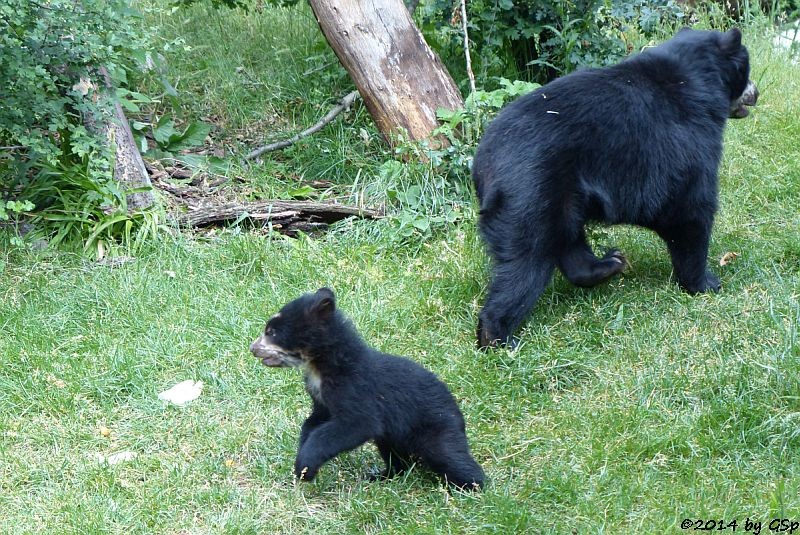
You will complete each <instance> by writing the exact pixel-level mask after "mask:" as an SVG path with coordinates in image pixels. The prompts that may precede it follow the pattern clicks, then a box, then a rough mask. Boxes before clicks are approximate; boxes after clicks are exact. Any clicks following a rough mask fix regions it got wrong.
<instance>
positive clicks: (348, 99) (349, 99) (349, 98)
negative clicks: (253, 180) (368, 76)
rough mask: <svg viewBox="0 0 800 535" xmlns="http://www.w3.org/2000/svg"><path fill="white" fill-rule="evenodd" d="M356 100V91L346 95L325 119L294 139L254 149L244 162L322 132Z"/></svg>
mask: <svg viewBox="0 0 800 535" xmlns="http://www.w3.org/2000/svg"><path fill="white" fill-rule="evenodd" d="M356 98H358V91H357V90H356V91H352V92H350V93H348V94H347V95H345V97H344V98H343V99H342V100H341V101H340V102H339V104H338V105H336V106H334V107H333V108H331V111H329V112H328V113H327V114H326V115H325V117H323V118H322V119H320V120H319V121H318V122H317V123H316V124H315V125H313V126H311V127H309V128H306V129H305V130H303V131H302V132H300V133H299V134H297V135H296V136H294V137H292V138H290V139H285V140H283V141H278V142H276V143H270V144H269V145H265V146H263V147H259V148H257V149H255V150H254V151H252V152H250V154H248V155H247V156H245V160H253V159H255V158H258V157H259V156H261V155H262V154H266V153H267V152H272V151H276V150H280V149H285V148H286V147H289V146H291V145H294V144H295V143H297V142H298V141H300V140H301V139H303V138H304V137H308V136H310V135H311V134H314V133H316V132H319V131H320V130H322V128H323V127H324V126H325V125H327V124H328V123H330V122H331V121H333V120H334V119H335V118H336V116H337V115H339V114H340V113H342V112H343V111H344V110H346V109H347V108H349V107H350V106H351V105H352V104H353V102H354V101H355V100H356Z"/></svg>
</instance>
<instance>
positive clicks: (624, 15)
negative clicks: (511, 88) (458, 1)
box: [420, 0, 684, 83]
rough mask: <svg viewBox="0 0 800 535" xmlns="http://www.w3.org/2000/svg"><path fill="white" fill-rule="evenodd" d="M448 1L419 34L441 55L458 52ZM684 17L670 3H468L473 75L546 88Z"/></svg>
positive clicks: (429, 9) (427, 9)
mask: <svg viewBox="0 0 800 535" xmlns="http://www.w3.org/2000/svg"><path fill="white" fill-rule="evenodd" d="M452 7H453V2H452V1H451V0H430V1H428V2H426V3H425V4H424V5H423V6H422V8H421V10H420V13H421V17H422V22H423V28H424V29H425V31H426V34H427V35H428V36H431V37H433V40H434V41H435V42H438V43H439V44H440V47H441V48H442V49H443V52H444V53H445V55H450V56H458V55H460V54H462V53H463V52H461V51H460V49H461V47H462V46H463V41H462V40H463V36H462V34H461V27H460V23H459V24H454V22H457V20H456V19H458V17H459V16H458V14H456V15H452V13H453V12H452ZM683 17H684V13H683V11H682V9H681V7H680V6H679V5H678V4H677V3H676V1H675V0H656V1H654V2H651V1H645V0H570V1H567V2H561V1H558V0H513V1H512V0H472V1H470V2H468V3H467V19H468V23H469V26H468V29H469V35H470V40H471V42H472V45H473V47H474V50H475V52H477V53H476V54H475V55H474V57H473V62H474V65H475V70H476V75H478V76H479V77H481V78H483V79H484V80H486V79H487V78H488V77H490V76H506V77H511V78H523V79H528V80H532V81H538V82H542V83H543V82H546V81H547V80H549V79H551V78H552V77H554V76H555V75H559V74H564V73H567V72H570V71H572V70H574V69H575V68H577V67H586V66H595V67H597V66H603V65H608V64H611V63H615V62H616V61H618V60H619V59H620V58H621V57H623V56H625V55H626V54H627V53H628V52H629V51H630V50H631V48H632V46H631V43H630V42H629V41H630V36H631V35H643V36H645V37H648V36H651V35H653V34H654V33H655V32H656V31H657V29H658V28H659V27H663V26H664V25H667V24H675V23H678V22H680V21H681V20H682V18H683Z"/></svg>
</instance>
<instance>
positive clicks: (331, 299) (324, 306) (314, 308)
mask: <svg viewBox="0 0 800 535" xmlns="http://www.w3.org/2000/svg"><path fill="white" fill-rule="evenodd" d="M308 311H309V313H310V314H311V315H313V316H314V317H316V318H318V319H323V320H326V319H329V318H330V317H331V316H333V313H334V312H335V311H336V296H335V295H333V290H331V289H330V288H320V289H319V290H317V293H315V294H314V301H313V302H312V303H311V306H310V307H309V309H308Z"/></svg>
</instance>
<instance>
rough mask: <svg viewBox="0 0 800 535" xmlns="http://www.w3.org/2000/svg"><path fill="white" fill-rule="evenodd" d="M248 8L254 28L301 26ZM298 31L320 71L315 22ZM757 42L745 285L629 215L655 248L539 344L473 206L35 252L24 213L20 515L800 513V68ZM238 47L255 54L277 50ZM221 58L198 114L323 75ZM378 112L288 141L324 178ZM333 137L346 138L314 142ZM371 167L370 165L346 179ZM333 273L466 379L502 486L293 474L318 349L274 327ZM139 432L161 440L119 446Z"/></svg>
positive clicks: (19, 262) (11, 372) (728, 211)
mask: <svg viewBox="0 0 800 535" xmlns="http://www.w3.org/2000/svg"><path fill="white" fill-rule="evenodd" d="M196 9H197V11H193V12H192V13H194V15H197V14H198V13H202V10H200V8H196ZM222 13H226V12H222ZM290 14H291V13H290ZM221 16H222V17H226V18H225V19H224V22H225V24H229V23H230V24H241V25H242V26H241V28H240V27H238V26H237V27H235V29H236V31H232V30H231V31H230V34H231V35H235V36H239V35H242V36H243V37H241V39H242V40H246V39H250V38H252V37H253V36H256V35H266V31H267V29H268V27H274V28H277V29H274V30H273V31H275V32H278V31H279V29H280V25H281V24H291V23H293V22H291V21H289V20H288V19H287V20H283V19H278V23H275V21H274V19H269V20H264V21H262V22H260V23H259V24H261V25H260V26H256V21H255V19H256V18H257V15H248V16H244V15H241V14H240V15H237V16H234V15H233V14H224V15H221ZM282 16H283V15H282ZM286 16H288V15H286ZM209 20H213V22H208V21H203V20H199V19H198V18H189V19H188V20H184V19H181V18H177V16H176V18H175V19H170V20H169V21H167V20H165V21H163V22H164V24H165V28H166V29H165V31H167V32H168V31H177V29H179V28H185V31H186V32H197V33H196V34H191V33H188V34H187V35H195V36H196V35H207V33H203V32H208V33H214V32H218V31H220V33H221V30H224V29H225V28H226V26H224V25H221V26H219V27H220V28H221V30H217V26H218V22H217V21H216V19H209ZM293 20H295V19H293ZM281 21H283V22H281ZM270 24H272V25H273V26H269V25H270ZM298 24H299V23H298ZM303 24H306V25H307V24H308V21H306V22H304V23H303ZM170 25H173V26H170ZM201 25H205V27H204V28H200V26H201ZM248 25H253V28H252V34H248V33H247V32H245V31H244V30H245V29H246V28H247V27H248ZM304 27H305V26H304ZM170 28H172V30H170ZM294 33H295V35H297V36H298V37H297V39H298V43H300V44H299V45H298V46H300V48H299V49H298V52H297V54H298V55H297V57H296V58H295V59H294V60H293V61H295V62H296V63H297V64H298V65H300V64H301V63H300V60H299V59H298V58H303V57H305V56H304V54H306V53H309V51H313V43H312V41H313V40H314V37H313V36H312V35H311V33H310V30H308V31H306V30H303V31H300V30H296V31H295V32H294ZM187 39H188V38H187ZM748 39H749V42H748V45H750V46H751V53H752V56H753V78H754V79H755V80H756V81H757V83H758V85H759V87H760V88H761V91H762V97H761V101H760V102H759V105H758V108H757V109H756V110H755V111H754V112H753V114H752V115H751V117H749V118H747V119H744V120H739V121H732V122H731V123H730V124H729V127H728V131H727V135H726V153H725V160H724V163H723V166H722V170H721V176H722V182H721V199H720V206H721V211H720V214H719V218H718V221H717V225H716V227H715V232H714V236H713V239H712V245H711V253H710V256H711V260H710V261H711V262H712V269H714V270H715V271H716V272H717V273H718V274H719V275H720V278H721V280H722V282H723V291H722V292H721V293H720V294H718V295H701V296H696V297H692V296H689V295H686V294H685V293H683V292H681V291H680V289H679V288H678V287H677V286H676V285H675V284H673V283H671V282H669V277H670V266H669V261H668V257H667V254H666V250H665V247H664V246H663V244H662V243H661V242H659V240H658V239H657V238H656V237H655V236H654V235H653V234H652V233H649V232H647V231H644V230H640V229H633V228H623V227H616V228H613V229H604V230H603V231H602V232H594V233H593V234H594V235H595V236H596V239H595V241H596V245H597V246H598V247H599V248H602V247H606V246H610V245H616V246H619V247H620V248H621V249H622V250H624V251H625V252H626V253H627V254H628V257H629V258H630V260H631V262H632V266H631V268H630V269H629V270H628V271H627V272H626V273H625V274H624V275H623V276H621V277H618V278H616V279H614V280H613V281H611V282H610V283H608V284H606V285H603V286H601V287H598V288H595V289H592V290H588V291H586V290H581V289H578V288H575V287H573V286H571V285H569V284H568V283H567V282H566V281H565V280H564V279H563V277H561V276H560V275H558V276H556V278H555V279H554V282H553V284H552V285H551V286H550V288H549V289H548V290H547V291H546V293H545V294H544V296H543V297H542V299H541V300H540V302H539V304H538V305H537V307H536V309H535V311H534V312H533V314H532V315H531V317H530V319H529V321H528V322H527V323H526V324H525V326H524V328H523V329H522V330H521V331H520V333H519V334H520V337H521V339H522V340H523V344H522V346H521V347H520V348H519V349H518V350H517V351H515V352H508V351H504V350H500V351H494V352H489V353H482V352H479V351H477V350H476V349H475V347H474V326H475V321H476V317H477V313H478V310H479V306H480V304H481V302H482V300H483V297H484V293H485V288H486V282H487V278H488V275H489V272H488V260H487V258H486V257H485V255H484V253H483V250H482V245H481V241H480V239H479V238H478V236H477V233H476V229H475V225H474V218H473V217H468V218H466V219H465V220H464V221H461V222H460V223H459V224H458V225H456V226H452V227H448V228H447V229H446V230H444V231H442V232H439V233H437V234H435V235H434V236H433V237H432V238H430V239H428V240H426V241H415V242H410V243H406V244H398V242H397V240H396V239H395V236H393V234H392V228H391V226H390V225H389V224H388V223H387V222H380V223H353V222H349V223H344V224H342V225H340V226H339V227H338V228H336V229H334V231H333V232H331V233H329V234H327V235H324V236H319V237H317V238H314V239H311V238H304V239H300V240H288V239H282V238H280V237H274V238H269V237H264V236H260V235H257V234H251V233H248V232H243V231H238V230H234V231H231V232H226V233H221V234H218V235H217V236H216V237H202V238H201V237H190V236H164V237H163V239H162V241H160V242H156V243H152V244H149V245H148V246H146V247H145V249H144V250H142V251H140V252H139V253H137V255H136V260H135V261H133V262H131V263H127V264H123V265H121V266H119V267H116V268H110V267H106V266H102V265H98V264H96V263H93V262H90V261H88V260H86V259H84V258H81V257H79V256H76V255H72V254H69V253H67V252H58V251H33V250H24V249H19V248H14V249H11V250H9V249H8V248H7V247H5V244H6V243H7V237H4V236H2V235H0V244H2V247H3V248H2V251H3V252H0V358H2V361H0V532H2V533H15V534H16V533H37V534H38V533H54V534H56V533H58V534H62V533H76V534H77V533H81V534H83V533H164V534H190V533H191V534H200V533H230V534H238V533H292V534H294V533H363V532H367V533H378V532H386V533H440V532H441V533H490V532H497V533H539V532H553V533H570V532H573V530H576V532H578V533H587V532H589V533H665V532H673V533H677V532H682V531H681V530H680V529H679V526H680V523H681V521H682V519H684V518H693V519H697V518H703V519H724V520H726V521H730V520H733V519H738V520H739V522H740V526H739V529H738V531H743V527H742V525H743V523H744V521H745V519H746V518H747V517H750V518H751V519H756V520H759V521H761V522H764V526H763V528H762V533H767V532H769V530H768V528H767V526H766V524H767V523H768V522H769V521H770V520H771V519H773V518H790V519H794V520H798V519H800V340H798V338H799V335H798V330H799V329H800V290H799V289H800V215H798V205H799V203H800V163H799V162H800V121H799V120H798V117H800V104H798V103H800V67H798V66H793V65H791V64H790V63H789V61H788V59H787V58H786V57H784V56H781V55H779V54H777V53H774V52H769V49H768V48H767V47H766V45H765V42H766V40H762V39H760V38H759V37H758V35H754V34H752V33H751V34H748ZM198 40H199V39H198ZM210 42H213V41H210ZM237 42H238V41H237ZM270 46H272V45H270ZM274 46H275V47H277V48H276V50H278V49H279V48H280V47H278V45H277V44H276V45H274ZM292 46H294V44H293V45H292ZM231 51H234V52H236V47H228V52H226V53H228V54H230V53H232V52H231ZM236 53H240V54H242V57H243V58H245V57H247V58H249V59H248V60H247V61H249V62H250V63H248V65H249V64H252V68H253V71H254V72H260V73H267V72H268V69H270V68H272V67H270V64H269V61H267V59H266V57H261V56H258V55H254V54H253V52H252V51H250V52H247V51H238V52H236ZM196 54H197V56H193V57H194V58H195V59H198V60H199V58H200V56H204V57H205V61H207V62H208V65H207V66H206V67H204V68H205V69H206V70H205V71H203V73H201V72H200V71H199V70H198V71H194V70H192V69H191V68H190V67H191V66H190V65H189V64H188V62H189V60H188V59H187V60H186V61H187V64H186V65H184V66H176V67H175V68H176V69H177V70H179V72H181V73H184V74H182V76H183V78H184V84H185V85H184V87H185V89H186V90H187V91H191V92H192V94H196V95H197V100H196V101H195V102H194V103H193V104H192V107H191V108H190V109H188V110H187V113H189V114H195V115H198V116H200V115H202V114H204V113H218V114H221V115H224V117H225V123H226V124H233V125H237V126H236V127H237V128H238V127H243V126H245V125H247V124H249V123H250V122H251V121H259V120H260V115H259V113H260V112H259V111H258V110H260V109H261V110H263V109H269V107H270V106H274V107H275V110H277V111H276V113H278V114H279V115H280V116H281V117H283V118H285V117H286V113H285V109H282V108H281V106H282V104H281V102H283V103H285V102H286V100H287V95H290V94H291V93H292V92H293V91H297V92H303V91H308V86H309V85H310V84H311V82H309V81H308V80H305V81H302V83H301V80H299V79H298V78H296V77H294V78H293V76H295V75H294V74H292V72H293V71H292V68H291V65H292V62H291V61H289V60H285V61H284V60H280V61H282V62H284V63H282V65H285V68H281V69H278V68H277V66H276V67H275V72H276V74H275V76H276V77H277V76H278V75H279V74H280V76H285V78H271V76H272V75H267V74H264V75H263V76H264V79H265V80H267V79H268V80H278V81H277V82H275V89H274V91H273V92H272V93H269V92H266V93H264V94H261V95H259V94H250V93H248V94H244V93H241V94H240V93H238V91H240V90H241V88H237V87H235V84H233V83H229V82H230V80H228V77H229V76H230V68H231V66H233V67H235V64H237V63H240V62H238V61H232V62H228V61H227V60H226V59H225V57H224V56H223V52H222V51H220V50H219V49H218V48H217V47H208V48H206V49H203V50H202V51H199V52H196ZM276 54H278V52H276ZM192 61H194V60H192ZM242 63H245V61H244V60H242ZM226 66H227V67H226ZM226 69H227V70H226ZM298 70H299V67H298ZM278 71H280V73H279V72H278ZM270 83H271V82H270ZM338 89H340V88H339V87H332V88H330V94H335V93H337V92H338ZM314 98H316V99H317V100H318V98H319V97H313V98H312V101H313V100H314ZM307 119H308V117H305V116H304V117H303V118H302V120H301V119H298V122H303V121H307ZM358 124H359V123H358V122H356V127H352V123H351V122H349V121H348V122H347V123H346V124H344V125H339V126H334V127H333V131H332V132H330V131H328V132H326V133H325V134H324V135H323V137H322V138H320V139H321V141H320V142H319V143H317V142H316V141H315V142H312V143H309V144H307V145H305V146H304V147H299V148H298V149H297V150H296V152H295V153H293V154H289V155H286V154H282V155H276V156H275V159H274V160H270V161H272V162H275V161H278V162H280V163H281V165H283V166H284V167H285V168H292V166H294V165H295V164H296V165H297V166H299V168H301V169H305V170H306V171H304V172H306V174H307V177H308V178H312V179H313V178H316V176H317V175H316V174H314V173H315V172H316V171H311V170H312V169H318V168H317V167H311V166H310V164H309V163H308V162H309V161H311V160H312V159H314V158H316V159H318V160H319V161H318V162H317V163H315V164H314V165H318V166H319V168H328V167H331V166H333V165H334V163H335V162H336V161H339V160H338V159H339V156H338V155H339V154H340V152H338V151H339V150H342V151H344V150H348V151H351V152H352V153H354V154H355V153H357V152H362V153H363V151H362V147H361V145H360V143H362V142H361V141H358V142H356V141H353V140H354V139H356V138H358V134H357V133H355V134H354V133H353V132H352V129H353V128H356V129H357V127H358ZM340 134H341V135H340ZM325 136H327V137H325ZM337 136H338V137H337ZM342 136H343V137H342ZM316 139H317V138H315V140H316ZM348 140H349V141H348ZM350 142H352V145H351V146H350V147H347V148H345V147H344V146H345V145H347V144H348V143H350ZM324 143H329V144H330V145H331V146H332V147H337V148H336V150H334V151H333V156H331V155H330V154H328V155H327V156H325V157H324V158H323V157H322V156H320V154H321V153H314V151H315V150H317V149H316V148H314V147H315V146H316V145H318V144H324ZM307 150H308V151H309V152H308V153H307V152H306V151H307ZM315 154H316V155H315ZM367 154H368V153H367ZM360 157H361V158H366V157H365V156H360ZM295 158H296V160H295ZM268 165H270V164H268ZM371 166H372V167H377V162H376V161H375V159H374V158H373V161H371V163H368V165H367V164H365V167H364V169H365V170H364V171H362V174H363V176H362V178H361V180H362V181H363V182H362V183H369V182H370V181H371V180H374V177H373V176H372V175H371V174H370V171H369V170H370V169H371V168H372V167H371ZM248 172H251V173H257V172H258V171H257V170H251V171H248ZM358 172H359V171H358V169H357V168H356V167H347V165H344V166H343V168H342V169H340V170H339V171H337V173H341V176H339V177H338V178H337V179H341V180H342V181H343V183H346V182H347V181H348V180H349V181H354V180H355V178H356V176H358ZM248 176H249V177H250V178H252V176H250V175H248ZM268 178H269V177H267V176H266V175H264V176H263V177H262V179H263V180H264V181H265V183H266V181H267V179H268ZM731 251H733V252H737V253H739V256H738V258H737V259H736V260H735V261H734V262H732V263H730V264H728V265H726V266H724V267H720V266H719V265H718V260H719V258H720V257H722V255H723V254H725V253H726V252H731ZM322 285H329V286H331V287H333V288H334V289H335V290H336V291H337V294H338V297H339V301H340V306H341V308H342V309H344V310H345V311H346V312H347V313H348V314H349V315H350V316H351V317H352V319H353V320H354V322H355V324H356V325H357V327H358V328H359V330H360V331H361V333H362V334H363V335H364V337H365V338H366V339H367V340H368V341H369V342H370V343H371V344H372V345H374V346H375V347H377V348H379V349H381V350H384V351H388V352H392V353H396V354H402V355H407V356H409V357H411V358H413V359H415V360H417V361H418V362H421V363H423V364H424V365H426V366H427V367H428V368H430V369H432V370H433V371H435V372H436V373H437V374H438V375H439V376H440V377H441V378H442V379H443V380H444V381H445V382H446V383H447V384H448V385H449V386H450V387H451V389H452V390H453V393H454V394H455V396H456V397H457V399H458V400H459V404H460V406H461V408H462V410H463V412H464V415H465V418H466V421H467V433H468V436H469V439H470V443H471V445H472V449H473V453H474V455H475V457H476V459H477V460H478V461H479V462H480V463H481V464H482V465H483V466H484V468H485V470H486V472H487V475H488V478H489V483H488V485H487V488H486V489H485V491H484V492H483V493H481V494H477V495H461V494H458V493H454V494H449V493H448V492H447V491H446V490H444V489H443V488H442V486H441V485H440V484H439V483H438V482H437V481H436V479H435V478H434V477H433V476H432V475H431V474H430V473H428V472H426V471H425V470H422V469H417V470H414V471H412V472H411V473H409V474H408V475H406V476H404V477H401V478H398V479H395V480H392V481H388V482H379V483H377V482H376V483H371V482H368V481H367V480H366V479H365V474H366V473H367V472H368V471H369V469H370V468H371V467H373V466H376V465H378V464H379V461H380V459H379V456H378V455H377V453H376V452H375V450H374V448H373V447H371V446H366V447H364V448H361V449H359V450H356V451H354V452H351V453H348V454H344V455H341V456H340V457H338V458H337V459H335V460H334V461H332V462H330V463H329V464H327V465H326V466H325V467H323V469H322V470H321V471H320V474H319V476H318V479H317V480H316V481H315V482H314V483H311V484H303V485H296V484H295V483H294V482H293V479H292V475H291V469H292V465H293V460H294V455H295V447H296V441H297V437H298V434H299V427H300V423H301V422H302V420H303V418H304V416H305V415H306V414H307V412H308V410H309V400H308V399H307V395H306V394H305V393H304V391H303V388H302V381H301V378H300V374H299V373H297V371H296V370H285V369H282V370H272V369H267V368H265V367H263V366H261V365H260V363H259V362H258V361H257V360H256V359H254V358H253V357H251V356H250V355H249V353H248V345H249V343H250V341H251V340H252V339H253V338H254V337H255V336H256V335H257V333H258V331H259V329H260V328H261V326H262V322H263V320H264V319H265V318H267V317H269V316H270V315H271V314H273V313H274V312H275V311H276V310H277V309H278V308H279V307H280V306H281V305H282V304H284V303H285V302H286V301H288V300H290V299H292V298H294V297H296V296H297V295H298V294H299V293H301V292H304V291H310V290H314V289H316V288H318V287H319V286H322ZM185 379H194V380H202V381H203V382H204V383H205V389H204V392H203V394H202V396H201V397H200V398H199V399H197V400H196V401H194V402H192V403H191V404H189V405H188V406H186V407H184V408H176V407H172V406H165V405H164V404H163V403H162V402H161V401H159V400H158V399H157V395H158V393H159V392H160V391H162V390H164V389H166V388H168V387H170V386H172V385H173V384H175V383H177V382H179V381H182V380H185ZM101 427H107V428H108V429H110V431H111V434H110V436H108V437H105V436H103V435H102V434H101V432H100V429H101ZM120 451H133V452H135V453H136V454H137V456H136V458H135V459H133V460H131V461H129V462H124V463H121V464H118V465H115V466H106V465H102V464H99V463H98V462H97V460H96V459H95V455H96V454H98V453H99V454H102V455H109V454H112V453H116V452H120Z"/></svg>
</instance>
